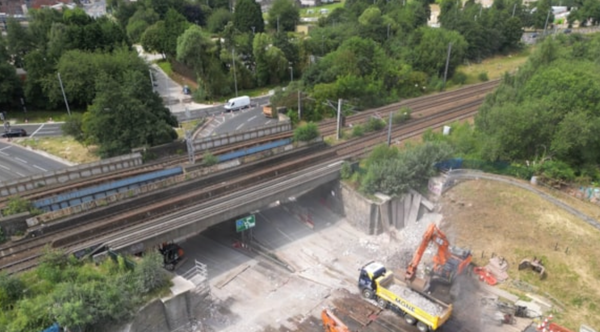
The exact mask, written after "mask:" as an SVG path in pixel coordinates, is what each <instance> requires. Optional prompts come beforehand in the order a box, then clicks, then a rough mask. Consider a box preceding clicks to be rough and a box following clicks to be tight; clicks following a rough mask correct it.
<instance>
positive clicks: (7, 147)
mask: <svg viewBox="0 0 600 332" xmlns="http://www.w3.org/2000/svg"><path fill="white" fill-rule="evenodd" d="M10 148H12V146H6V147H3V148H2V149H0V151H3V150H6V149H10Z"/></svg>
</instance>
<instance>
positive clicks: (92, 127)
mask: <svg viewBox="0 0 600 332" xmlns="http://www.w3.org/2000/svg"><path fill="white" fill-rule="evenodd" d="M176 124H177V121H176V119H175V118H174V117H173V116H172V115H171V114H170V112H169V110H168V109H167V108H165V107H164V106H163V104H162V99H161V98H160V97H159V96H158V95H157V94H155V93H153V92H152V87H151V86H150V83H149V82H148V78H147V74H145V73H141V72H138V71H131V70H127V71H125V72H124V73H123V81H122V82H119V81H118V80H117V79H114V78H111V77H110V76H108V75H106V74H101V75H100V77H99V79H98V81H97V83H96V97H95V98H94V102H93V104H92V106H90V108H89V111H88V113H87V114H86V116H85V117H84V119H83V131H84V133H85V135H86V136H87V137H88V139H89V140H90V142H91V143H95V144H98V145H99V146H100V148H99V154H100V155H101V156H103V157H112V156H115V155H119V154H123V153H128V152H130V151H131V149H132V148H137V147H141V146H154V145H158V144H163V143H168V142H171V141H172V140H174V139H175V138H177V134H176V133H175V130H174V129H173V127H174V126H175V125H176Z"/></svg>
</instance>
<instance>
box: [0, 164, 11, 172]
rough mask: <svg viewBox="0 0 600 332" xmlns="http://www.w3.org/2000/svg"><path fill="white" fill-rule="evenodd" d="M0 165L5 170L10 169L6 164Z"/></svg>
mask: <svg viewBox="0 0 600 332" xmlns="http://www.w3.org/2000/svg"><path fill="white" fill-rule="evenodd" d="M0 167H2V168H4V169H5V170H7V171H10V168H8V167H6V166H4V165H0Z"/></svg>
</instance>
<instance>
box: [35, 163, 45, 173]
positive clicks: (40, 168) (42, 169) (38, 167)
mask: <svg viewBox="0 0 600 332" xmlns="http://www.w3.org/2000/svg"><path fill="white" fill-rule="evenodd" d="M33 167H35V168H37V169H39V170H41V171H42V172H48V170H47V169H45V168H42V167H40V166H38V165H33Z"/></svg>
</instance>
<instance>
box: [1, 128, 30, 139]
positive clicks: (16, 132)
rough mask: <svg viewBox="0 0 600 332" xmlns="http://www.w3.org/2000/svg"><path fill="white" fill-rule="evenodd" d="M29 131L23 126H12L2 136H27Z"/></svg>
mask: <svg viewBox="0 0 600 332" xmlns="http://www.w3.org/2000/svg"><path fill="white" fill-rule="evenodd" d="M25 136H27V132H26V131H25V129H21V128H10V129H9V130H8V131H5V132H3V133H2V137H25Z"/></svg>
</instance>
